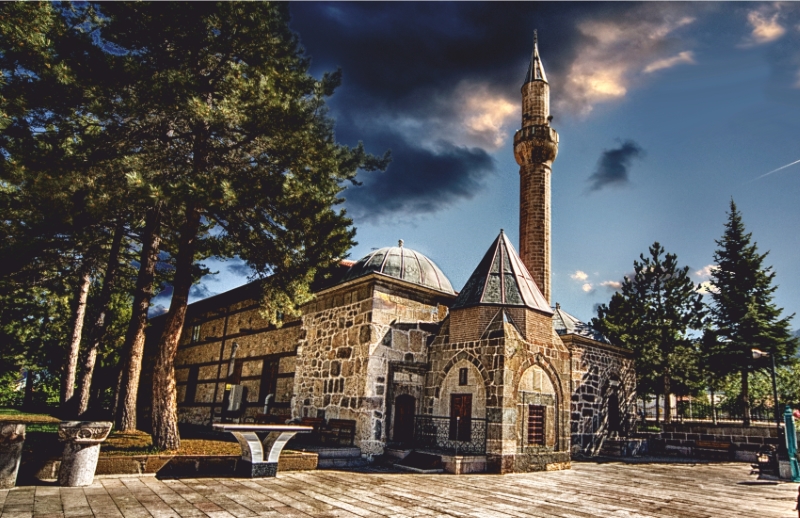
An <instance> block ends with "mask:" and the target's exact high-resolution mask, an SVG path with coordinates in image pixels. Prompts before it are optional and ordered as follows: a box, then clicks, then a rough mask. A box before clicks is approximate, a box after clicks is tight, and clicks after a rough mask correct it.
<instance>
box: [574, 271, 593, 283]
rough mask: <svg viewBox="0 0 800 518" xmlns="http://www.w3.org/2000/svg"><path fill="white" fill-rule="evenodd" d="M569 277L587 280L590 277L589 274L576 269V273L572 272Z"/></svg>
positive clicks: (576, 279)
mask: <svg viewBox="0 0 800 518" xmlns="http://www.w3.org/2000/svg"><path fill="white" fill-rule="evenodd" d="M569 277H570V279H572V280H575V281H585V280H586V279H588V278H589V275H588V274H587V273H586V272H583V271H581V270H575V273H573V274H571V275H570V276H569Z"/></svg>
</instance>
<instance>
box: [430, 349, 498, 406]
mask: <svg viewBox="0 0 800 518" xmlns="http://www.w3.org/2000/svg"><path fill="white" fill-rule="evenodd" d="M463 368H465V369H467V380H466V381H467V383H466V384H465V385H461V384H460V383H459V381H460V380H459V374H460V370H461V369H463ZM438 393H439V395H438V397H436V398H435V400H434V403H433V414H434V415H436V416H442V417H449V416H450V398H451V395H452V394H471V395H472V416H471V417H473V418H476V419H484V418H485V417H486V379H485V377H484V374H483V373H481V372H480V369H479V368H478V367H477V366H476V365H475V364H474V363H473V362H471V361H469V359H467V358H462V359H461V360H459V361H456V362H454V363H452V365H449V368H448V369H447V370H446V371H445V374H444V376H442V379H441V383H440V384H439V386H438Z"/></svg>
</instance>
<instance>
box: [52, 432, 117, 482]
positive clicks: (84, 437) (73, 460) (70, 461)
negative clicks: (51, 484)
mask: <svg viewBox="0 0 800 518" xmlns="http://www.w3.org/2000/svg"><path fill="white" fill-rule="evenodd" d="M109 432H111V423H110V422H108V421H62V422H61V424H60V425H59V426H58V438H59V440H60V441H62V442H63V443H64V454H63V455H62V457H61V467H60V468H59V470H58V483H59V485H62V486H70V487H76V486H88V485H90V484H91V483H92V482H93V481H94V472H95V470H96V469H97V458H98V456H99V455H100V443H101V442H103V441H104V440H105V439H106V437H108V434H109Z"/></svg>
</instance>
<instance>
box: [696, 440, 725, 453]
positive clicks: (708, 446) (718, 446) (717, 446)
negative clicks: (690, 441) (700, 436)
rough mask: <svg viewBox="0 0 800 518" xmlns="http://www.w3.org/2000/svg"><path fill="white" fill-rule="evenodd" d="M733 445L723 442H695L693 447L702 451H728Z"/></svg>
mask: <svg viewBox="0 0 800 518" xmlns="http://www.w3.org/2000/svg"><path fill="white" fill-rule="evenodd" d="M732 444H733V443H730V442H725V441H695V442H694V447H695V448H700V449H703V450H720V451H722V450H724V451H730V449H731V446H732Z"/></svg>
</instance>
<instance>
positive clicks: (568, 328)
mask: <svg viewBox="0 0 800 518" xmlns="http://www.w3.org/2000/svg"><path fill="white" fill-rule="evenodd" d="M553 329H555V330H556V333H558V334H559V335H579V336H585V337H586V338H591V339H592V340H595V341H597V342H602V343H605V344H610V343H611V342H610V341H609V340H608V338H606V337H605V336H603V335H602V334H600V333H598V332H597V331H596V330H595V329H594V328H593V327H591V326H590V325H589V324H586V323H584V322H581V321H580V320H578V319H577V318H575V317H574V316H572V315H570V314H569V313H567V312H566V311H564V310H563V309H561V306H560V305H559V304H556V307H555V311H554V312H553Z"/></svg>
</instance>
